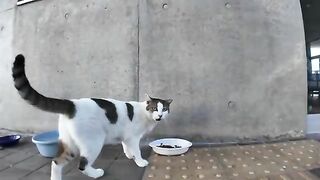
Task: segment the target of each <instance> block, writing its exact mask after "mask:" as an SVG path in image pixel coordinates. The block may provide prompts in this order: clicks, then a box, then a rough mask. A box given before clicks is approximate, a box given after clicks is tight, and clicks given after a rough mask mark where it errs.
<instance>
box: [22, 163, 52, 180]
mask: <svg viewBox="0 0 320 180" xmlns="http://www.w3.org/2000/svg"><path fill="white" fill-rule="evenodd" d="M50 163H51V161H49V162H47V163H45V164H43V165H42V166H41V167H39V168H37V169H35V170H33V171H31V172H29V173H28V174H26V175H25V176H24V178H25V177H27V176H29V175H30V174H32V173H34V172H36V171H38V170H39V169H41V168H43V167H44V166H46V165H48V164H50Z"/></svg>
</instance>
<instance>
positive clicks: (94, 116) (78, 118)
mask: <svg viewBox="0 0 320 180" xmlns="http://www.w3.org/2000/svg"><path fill="white" fill-rule="evenodd" d="M105 100H108V101H110V102H112V103H114V104H115V106H116V109H117V114H118V119H117V122H116V123H115V124H111V123H110V122H109V120H108V119H107V118H106V115H105V110H103V109H101V108H100V107H99V106H98V105H97V104H96V102H95V101H93V100H91V99H89V98H84V99H78V100H72V101H73V103H74V104H75V106H76V115H75V116H74V118H72V119H69V118H68V117H66V116H65V115H60V116H59V134H60V137H59V138H60V140H61V141H62V142H63V143H64V144H66V146H67V147H68V148H69V149H70V150H71V151H72V152H73V153H74V154H77V155H78V156H79V155H80V156H83V157H86V158H87V160H88V165H87V166H86V168H85V170H84V171H83V173H84V174H86V175H88V176H90V177H93V178H99V177H101V176H103V174H104V172H103V170H102V169H94V168H93V167H92V164H93V162H94V161H95V160H96V158H97V157H98V155H99V153H100V151H101V149H102V147H103V145H104V144H115V143H122V146H123V151H124V153H125V155H126V156H127V157H128V158H129V159H133V160H134V161H135V163H136V164H137V165H138V166H139V167H145V166H147V165H148V161H146V160H144V159H143V158H142V157H141V152H140V148H139V142H140V139H141V137H142V136H143V135H144V134H145V133H147V132H148V131H151V130H152V129H153V128H154V127H155V125H156V124H157V123H158V122H156V121H155V120H156V119H158V118H159V116H161V115H162V117H161V119H164V118H165V117H166V116H167V114H168V111H166V112H162V109H163V105H162V104H161V103H159V104H158V111H155V112H153V113H150V112H149V111H147V110H146V106H147V103H146V102H129V103H130V104H131V105H132V106H133V107H134V116H133V119H132V121H131V120H130V119H129V117H128V115H127V107H126V104H125V102H122V101H117V100H114V99H105ZM64 165H65V164H58V165H56V164H55V163H54V162H53V163H52V170H51V172H52V174H51V180H61V173H62V171H61V169H62V167H63V166H64Z"/></svg>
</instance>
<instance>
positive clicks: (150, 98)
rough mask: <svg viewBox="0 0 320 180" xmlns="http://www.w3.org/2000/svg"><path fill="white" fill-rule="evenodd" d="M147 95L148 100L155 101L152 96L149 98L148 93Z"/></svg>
mask: <svg viewBox="0 0 320 180" xmlns="http://www.w3.org/2000/svg"><path fill="white" fill-rule="evenodd" d="M145 95H146V97H147V99H148V100H151V101H152V100H153V98H152V97H151V96H149V94H147V93H146V94H145Z"/></svg>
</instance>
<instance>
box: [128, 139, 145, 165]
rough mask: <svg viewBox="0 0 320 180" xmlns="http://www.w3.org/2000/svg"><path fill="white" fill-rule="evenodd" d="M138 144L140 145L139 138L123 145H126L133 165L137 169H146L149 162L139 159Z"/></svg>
mask: <svg viewBox="0 0 320 180" xmlns="http://www.w3.org/2000/svg"><path fill="white" fill-rule="evenodd" d="M139 143H140V139H139V138H132V139H130V140H128V141H127V142H125V144H126V145H127V148H128V149H129V152H131V153H132V155H133V159H134V161H135V163H136V164H137V165H138V166H139V167H146V166H147V165H148V164H149V162H148V161H146V160H145V159H143V158H142V157H141V151H140V147H139Z"/></svg>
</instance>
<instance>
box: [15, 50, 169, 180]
mask: <svg viewBox="0 0 320 180" xmlns="http://www.w3.org/2000/svg"><path fill="white" fill-rule="evenodd" d="M12 76H13V80H14V86H15V88H16V89H17V90H18V92H19V94H20V96H21V97H22V98H23V99H24V100H26V101H27V102H28V103H30V104H31V105H33V106H35V107H37V108H39V109H41V110H44V111H48V112H53V113H59V128H58V129H59V152H58V155H57V157H55V158H54V159H53V161H52V163H51V180H61V179H62V168H63V167H64V166H65V165H67V164H68V163H69V162H70V161H71V160H72V159H74V158H76V157H78V158H79V159H80V161H79V166H78V168H79V170H80V171H81V172H82V173H84V174H85V175H87V176H89V177H92V178H99V177H101V176H103V174H104V171H103V170H102V169H95V168H93V167H92V164H93V163H94V161H95V160H96V158H97V157H98V155H99V154H100V152H101V149H102V147H103V146H104V145H105V144H115V143H121V144H122V147H123V151H124V154H125V155H126V156H127V157H128V158H129V159H133V160H134V161H135V163H136V164H137V165H138V166H139V167H145V166H147V165H148V161H146V160H145V159H143V158H142V157H141V151H140V147H139V143H140V139H141V138H142V136H143V135H144V134H145V133H147V132H149V131H151V130H152V129H153V128H154V127H155V125H156V124H157V123H158V122H159V121H161V120H163V119H165V118H166V117H167V116H168V114H169V112H170V109H169V108H170V104H171V102H172V99H166V100H163V99H158V98H153V97H150V96H148V100H146V101H143V102H135V101H130V102H123V101H118V100H114V99H98V98H81V99H72V100H67V99H56V98H50V97H46V96H44V95H42V94H40V93H38V92H37V91H36V90H34V89H33V88H32V87H31V85H30V83H29V80H28V79H27V77H26V74H25V58H24V56H23V55H21V54H19V55H17V56H16V58H15V61H14V63H13V67H12Z"/></svg>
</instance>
